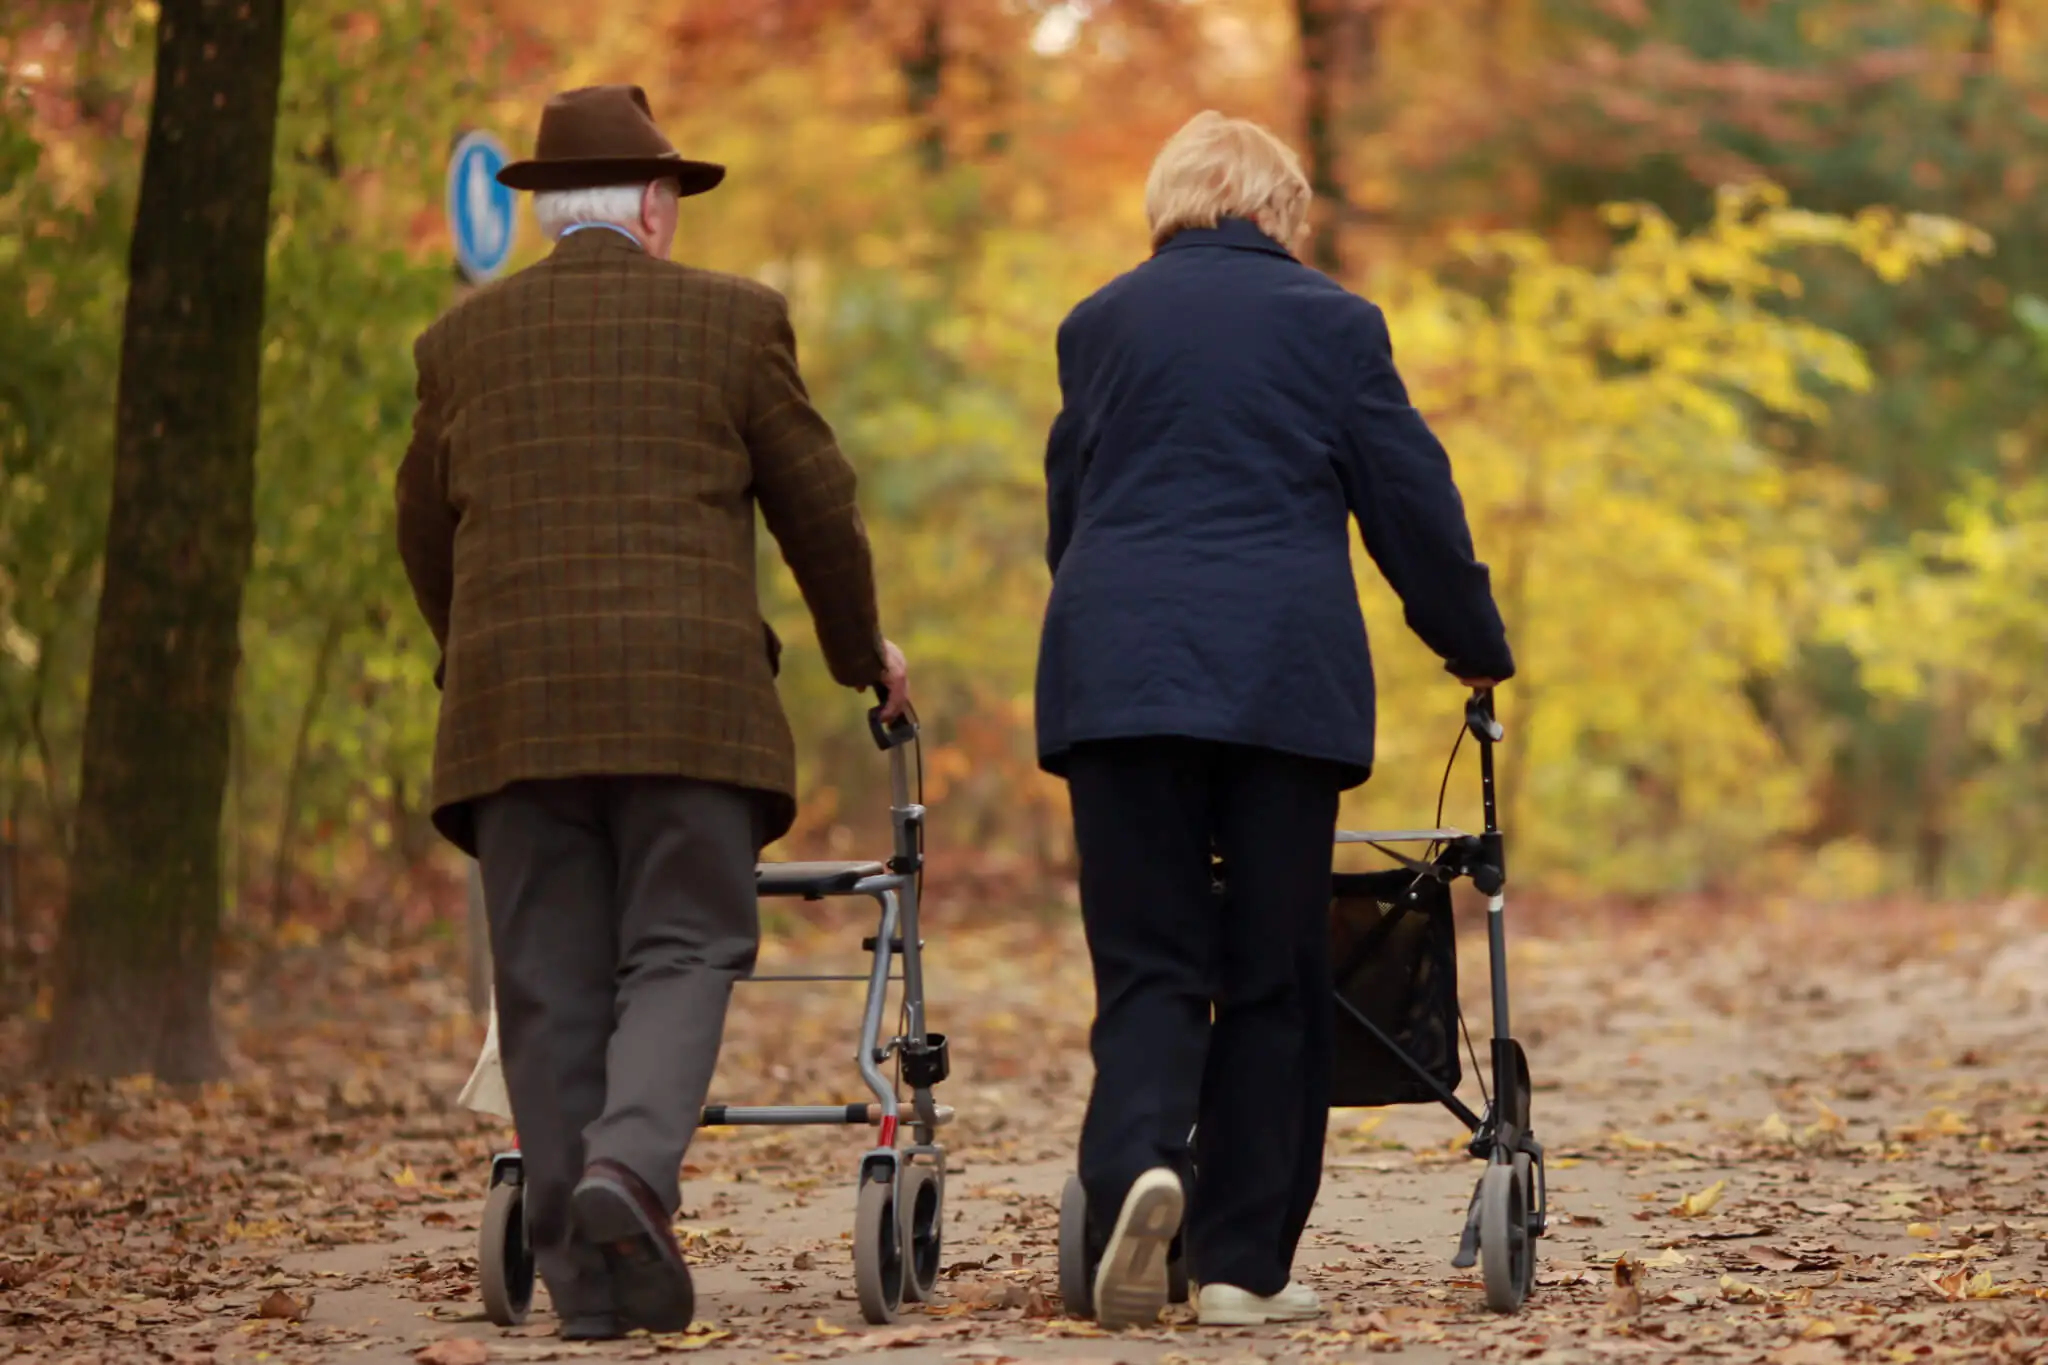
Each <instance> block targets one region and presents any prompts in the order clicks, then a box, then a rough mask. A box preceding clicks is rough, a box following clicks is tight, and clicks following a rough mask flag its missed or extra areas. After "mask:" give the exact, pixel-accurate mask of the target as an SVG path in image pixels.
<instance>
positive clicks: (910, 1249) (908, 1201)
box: [898, 1166, 946, 1303]
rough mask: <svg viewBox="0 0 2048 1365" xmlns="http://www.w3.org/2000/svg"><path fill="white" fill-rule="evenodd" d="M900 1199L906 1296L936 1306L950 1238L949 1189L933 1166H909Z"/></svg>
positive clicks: (914, 1300)
mask: <svg viewBox="0 0 2048 1365" xmlns="http://www.w3.org/2000/svg"><path fill="white" fill-rule="evenodd" d="M898 1198H899V1199H900V1200H901V1207H902V1210H903V1248H904V1253H905V1255H904V1263H905V1271H906V1273H905V1275H904V1278H903V1297H904V1298H906V1299H908V1300H910V1301H912V1302H914V1303H935V1302H937V1294H938V1286H939V1266H940V1264H941V1259H940V1258H941V1254H942V1252H943V1251H944V1244H945V1236H946V1222H945V1216H946V1208H945V1186H944V1184H943V1183H942V1182H941V1181H940V1179H939V1173H938V1172H937V1171H935V1170H933V1169H932V1168H931V1167H929V1166H906V1167H905V1168H904V1171H903V1190H902V1192H901V1194H900V1195H899V1196H898Z"/></svg>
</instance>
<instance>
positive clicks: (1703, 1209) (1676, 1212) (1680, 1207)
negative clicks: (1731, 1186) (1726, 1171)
mask: <svg viewBox="0 0 2048 1365" xmlns="http://www.w3.org/2000/svg"><path fill="white" fill-rule="evenodd" d="M1727 1190H1728V1182H1727V1181H1725V1180H1716V1181H1715V1182H1714V1183H1713V1184H1711V1185H1709V1186H1707V1187H1706V1188H1705V1189H1703V1190H1701V1191H1700V1192H1699V1193H1698V1194H1689V1195H1687V1196H1686V1197H1685V1198H1683V1199H1681V1200H1679V1201H1678V1203H1677V1204H1676V1205H1674V1206H1673V1207H1672V1210H1671V1213H1672V1216H1673V1217H1677V1218H1704V1217H1706V1216H1707V1215H1708V1214H1710V1213H1712V1212H1713V1211H1714V1205H1716V1204H1718V1203H1720V1202H1721V1196H1722V1195H1723V1194H1725V1193H1727Z"/></svg>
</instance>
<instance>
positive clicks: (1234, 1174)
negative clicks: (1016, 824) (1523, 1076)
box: [1067, 739, 1340, 1295]
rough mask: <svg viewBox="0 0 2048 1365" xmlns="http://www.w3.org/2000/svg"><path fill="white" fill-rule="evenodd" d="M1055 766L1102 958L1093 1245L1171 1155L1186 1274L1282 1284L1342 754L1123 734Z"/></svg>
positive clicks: (1325, 968) (1312, 1173)
mask: <svg viewBox="0 0 2048 1365" xmlns="http://www.w3.org/2000/svg"><path fill="white" fill-rule="evenodd" d="M1067 776H1068V785H1069V789H1070V793H1071V796H1072V799H1073V805H1074V838H1075V844H1076V847H1077V849H1078V851H1079V854H1080V861H1081V914H1082V919H1083V922H1084V923H1085V925H1086V928H1087V936H1088V951H1089V954H1090V956H1091V958H1092V959H1093V962H1094V969H1095V999H1096V1017H1095V1026H1094V1030H1093V1033H1092V1035H1091V1038H1090V1046H1091V1048H1092V1050H1093V1052H1094V1056H1095V1088H1094V1092H1093V1094H1092V1095H1091V1096H1090V1097H1089V1101H1088V1117H1087V1119H1086V1121H1085V1123H1084V1124H1083V1126H1082V1129H1081V1160H1080V1166H1081V1182H1082V1184H1083V1185H1084V1186H1085V1187H1086V1189H1087V1192H1088V1208H1089V1225H1090V1226H1089V1233H1090V1236H1089V1241H1090V1244H1091V1251H1093V1252H1094V1253H1095V1254H1100V1250H1101V1247H1102V1245H1103V1244H1104V1243H1105V1242H1106V1241H1107V1240H1108V1236H1109V1232H1110V1230H1111V1229H1112V1227H1113V1226H1114V1224H1115V1221H1116V1216H1117V1212H1118V1210H1119V1209H1120V1208H1121V1207H1122V1204H1123V1199H1124V1195H1125V1194H1126V1193H1127V1192H1128V1191H1129V1189H1130V1186H1131V1183H1132V1182H1133V1181H1134V1180H1135V1179H1136V1178H1137V1177H1138V1176H1139V1175H1140V1174H1141V1173H1142V1172H1144V1171H1146V1170H1149V1169H1150V1168H1152V1167H1154V1166H1168V1167H1172V1168H1173V1169H1175V1170H1178V1171H1179V1172H1180V1173H1181V1176H1182V1179H1183V1180H1184V1181H1186V1182H1187V1184H1188V1189H1189V1192H1190V1196H1191V1197H1190V1203H1189V1210H1188V1219H1187V1223H1186V1226H1185V1229H1184V1234H1185V1238H1186V1245H1187V1251H1188V1258H1189V1270H1190V1272H1191V1274H1192V1275H1193V1277H1194V1279H1195V1280H1196V1281H1198V1282H1199V1283H1203V1284H1230V1285H1235V1286H1237V1287H1238V1288H1240V1289H1245V1290H1249V1291H1250V1292H1252V1293H1254V1294H1262V1295H1271V1294H1277V1293H1278V1292H1279V1291H1280V1290H1281V1289H1283V1288H1285V1287H1286V1285H1287V1282H1288V1280H1289V1279H1290V1277H1291V1271H1292V1267H1293V1262H1294V1253H1295V1248H1296V1246H1297V1245H1298V1243H1299V1242H1300V1240H1301V1234H1302V1229H1303V1228H1304V1227H1305V1226H1306V1225H1307V1222H1308V1217H1309V1211H1310V1209H1311V1208H1312V1207H1313V1205H1314V1203H1315V1197H1316V1191H1317V1189H1318V1187H1319V1185H1320V1183H1321V1180H1322V1160H1323V1136H1324V1131H1325V1128H1326V1126H1327V1123H1328V1111H1329V1075H1330V1038H1331V1030H1332V1026H1333V1020H1332V1017H1331V1005H1330V964H1329V948H1328V937H1327V934H1328V929H1327V924H1328V917H1329V905H1330V866H1331V850H1332V844H1333V842H1334V838H1333V836H1334V834H1335V832H1336V821H1337V798H1338V792H1339V789H1340V777H1339V770H1338V769H1336V768H1334V767H1333V766H1331V765H1328V764H1325V763H1321V762H1317V761H1315V760H1311V759H1304V758H1298V757H1295V756H1292V755H1287V754H1282V753H1277V752H1275V751H1272V750H1267V749H1256V748H1247V747H1243V746H1238V745H1227V744H1216V743H1210V742H1207V741H1202V740H1190V739H1131V740H1108V741H1101V742H1096V743H1090V744H1082V745H1076V746H1075V747H1074V749H1073V750H1072V752H1071V754H1070V755H1069V759H1068V769H1067ZM1218 859H1220V860H1221V862H1222V864H1223V865H1224V867H1225V869H1226V879H1227V882H1228V888H1229V889H1228V894H1227V895H1224V896H1219V895H1218V894H1217V893H1216V890H1215V882H1214V879H1213V872H1214V868H1215V865H1216V861H1217V860H1218ZM1191 1131H1192V1132H1193V1135H1194V1137H1193V1143H1194V1150H1192V1151H1191V1148H1190V1141H1189V1139H1190V1133H1191ZM1196 1157H1198V1158H1199V1163H1198V1164H1199V1167H1200V1171H1199V1177H1198V1178H1195V1177H1193V1176H1192V1167H1193V1166H1194V1165H1195V1164H1197V1163H1196V1161H1195V1158H1196Z"/></svg>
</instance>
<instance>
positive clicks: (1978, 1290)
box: [1920, 1268, 2025, 1303]
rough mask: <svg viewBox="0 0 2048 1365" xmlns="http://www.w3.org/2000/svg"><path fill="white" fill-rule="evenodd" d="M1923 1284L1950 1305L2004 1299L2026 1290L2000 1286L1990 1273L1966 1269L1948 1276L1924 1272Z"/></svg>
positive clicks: (1922, 1276) (1922, 1275) (2018, 1285)
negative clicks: (1973, 1272)
mask: <svg viewBox="0 0 2048 1365" xmlns="http://www.w3.org/2000/svg"><path fill="white" fill-rule="evenodd" d="M1920 1280H1921V1283H1923V1284H1925V1285H1926V1286H1927V1287H1928V1288H1929V1289H1931V1290H1933V1291H1934V1293H1935V1294H1936V1295H1937V1296H1939V1297H1940V1298H1943V1299H1946V1300H1947V1301H1948V1302H1950V1303H1966V1302H1968V1301H1970V1300H1972V1299H2003V1298H2007V1297H2010V1296H2011V1295H2013V1294H2015V1293H2019V1292H2021V1291H2022V1290H2024V1288H2025V1286H2024V1285H2020V1284H2016V1283H2006V1284H2000V1283H1999V1282H1998V1281H1997V1279H1996V1278H1994V1277H1993V1275H1992V1274H1991V1272H1990V1271H1988V1270H1980V1271H1978V1272H1977V1273H1976V1274H1974V1275H1973V1274H1971V1273H1970V1271H1969V1270H1968V1269H1966V1268H1964V1269H1956V1270H1951V1271H1950V1272H1948V1274H1946V1275H1937V1274H1935V1273H1934V1272H1933V1271H1931V1270H1928V1271H1922V1272H1921V1275H1920Z"/></svg>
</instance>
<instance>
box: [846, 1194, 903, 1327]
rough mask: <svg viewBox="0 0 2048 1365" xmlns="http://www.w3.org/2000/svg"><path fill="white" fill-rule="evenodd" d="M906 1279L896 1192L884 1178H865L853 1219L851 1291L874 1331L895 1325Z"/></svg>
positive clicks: (862, 1314)
mask: <svg viewBox="0 0 2048 1365" xmlns="http://www.w3.org/2000/svg"><path fill="white" fill-rule="evenodd" d="M906 1183H907V1182H906ZM905 1278H906V1276H905V1273H904V1264H903V1223H902V1220H901V1219H899V1218H898V1217H897V1216H896V1190H895V1188H894V1186H893V1184H892V1182H891V1181H890V1179H889V1178H888V1177H887V1176H886V1175H880V1174H870V1175H864V1176H863V1178H862V1180H861V1183H860V1197H859V1201H858V1202H857V1203H856V1204H855V1206H854V1215H853V1287H854V1292H855V1293H856V1295H857V1296H858V1297H859V1299H860V1315H861V1316H862V1317H864V1318H866V1319H867V1320H868V1321H869V1322H871V1323H873V1324H874V1325H875V1326H877V1327H884V1326H887V1325H888V1324H889V1323H892V1322H894V1321H895V1320H896V1314H897V1311H898V1310H899V1309H901V1308H902V1307H903V1284H904V1280H905Z"/></svg>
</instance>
